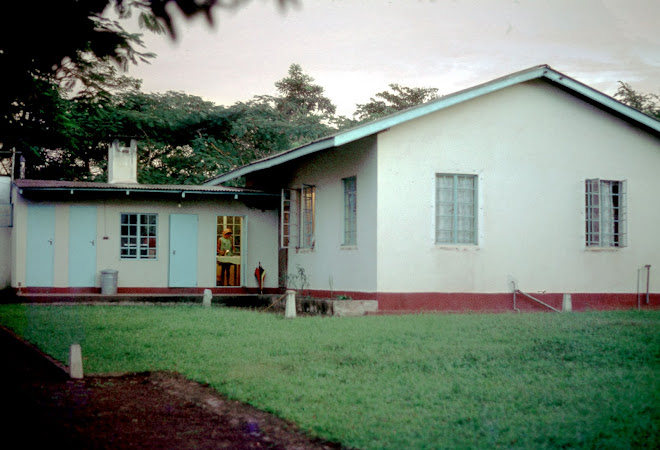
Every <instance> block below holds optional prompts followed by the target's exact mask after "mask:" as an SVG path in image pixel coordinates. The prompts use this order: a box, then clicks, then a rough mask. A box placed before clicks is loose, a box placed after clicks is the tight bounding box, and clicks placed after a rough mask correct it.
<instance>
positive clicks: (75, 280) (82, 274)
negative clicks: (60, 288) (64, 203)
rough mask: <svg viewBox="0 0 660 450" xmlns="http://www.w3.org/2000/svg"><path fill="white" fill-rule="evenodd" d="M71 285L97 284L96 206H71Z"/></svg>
mask: <svg viewBox="0 0 660 450" xmlns="http://www.w3.org/2000/svg"><path fill="white" fill-rule="evenodd" d="M69 286H71V287H88V286H96V207H95V206H71V207H69Z"/></svg>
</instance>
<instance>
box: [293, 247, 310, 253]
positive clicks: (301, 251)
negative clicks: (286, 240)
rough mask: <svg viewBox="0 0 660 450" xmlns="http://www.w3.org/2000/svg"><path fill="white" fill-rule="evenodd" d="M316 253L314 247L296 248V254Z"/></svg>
mask: <svg viewBox="0 0 660 450" xmlns="http://www.w3.org/2000/svg"><path fill="white" fill-rule="evenodd" d="M313 251H314V247H297V248H296V253H312V252H313Z"/></svg>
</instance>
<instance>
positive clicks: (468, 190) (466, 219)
mask: <svg viewBox="0 0 660 450" xmlns="http://www.w3.org/2000/svg"><path fill="white" fill-rule="evenodd" d="M457 178H458V180H457V181H458V183H457V184H458V186H457V193H456V206H457V209H458V212H457V226H456V234H457V236H456V241H457V242H460V243H465V244H467V243H473V242H476V241H475V239H474V180H475V177H473V176H459V177H457Z"/></svg>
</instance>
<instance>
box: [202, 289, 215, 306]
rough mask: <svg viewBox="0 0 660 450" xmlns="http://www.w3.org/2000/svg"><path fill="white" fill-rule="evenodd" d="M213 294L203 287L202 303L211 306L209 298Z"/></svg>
mask: <svg viewBox="0 0 660 450" xmlns="http://www.w3.org/2000/svg"><path fill="white" fill-rule="evenodd" d="M212 298H213V295H212V294H211V289H204V297H202V305H204V306H211V299H212Z"/></svg>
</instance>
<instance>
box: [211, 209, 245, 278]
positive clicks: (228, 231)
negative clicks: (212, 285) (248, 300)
mask: <svg viewBox="0 0 660 450" xmlns="http://www.w3.org/2000/svg"><path fill="white" fill-rule="evenodd" d="M242 233H243V217H242V216H217V218H216V234H217V242H218V248H217V252H216V263H217V264H216V285H217V286H240V285H241V257H242V250H243V242H242V240H241V237H242Z"/></svg>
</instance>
